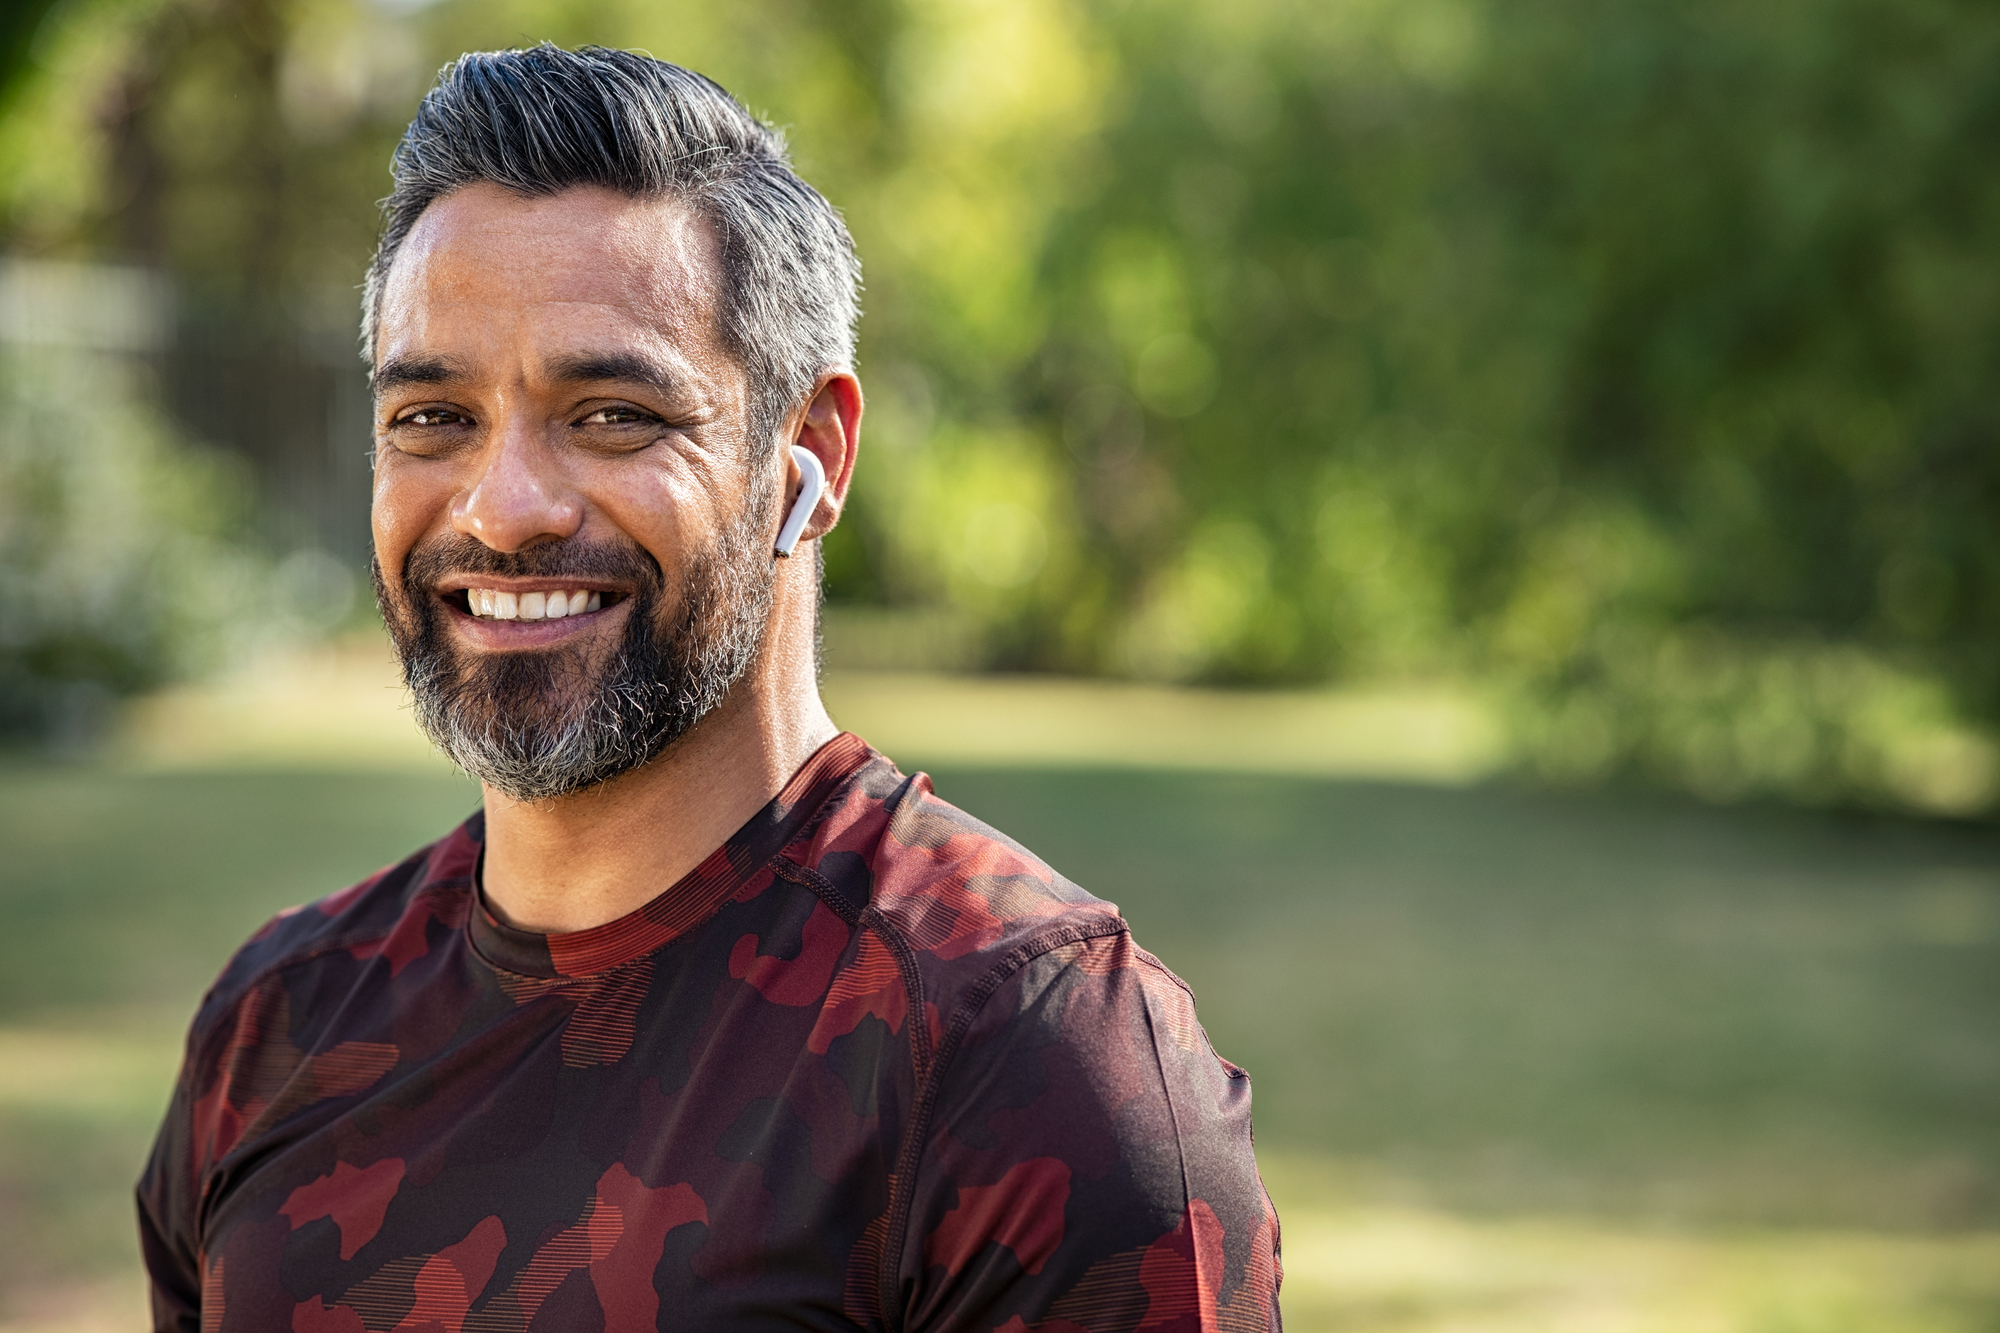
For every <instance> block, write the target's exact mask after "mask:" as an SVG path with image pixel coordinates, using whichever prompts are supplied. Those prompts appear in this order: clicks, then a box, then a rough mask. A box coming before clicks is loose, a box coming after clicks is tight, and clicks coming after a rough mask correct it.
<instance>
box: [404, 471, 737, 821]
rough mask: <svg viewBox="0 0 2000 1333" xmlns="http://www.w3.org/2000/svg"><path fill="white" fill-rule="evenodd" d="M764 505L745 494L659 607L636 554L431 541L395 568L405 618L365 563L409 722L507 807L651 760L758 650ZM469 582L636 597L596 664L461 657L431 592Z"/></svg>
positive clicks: (572, 544) (576, 657) (582, 657)
mask: <svg viewBox="0 0 2000 1333" xmlns="http://www.w3.org/2000/svg"><path fill="white" fill-rule="evenodd" d="M760 489H762V488H760ZM763 498H764V497H760V496H752V497H751V501H752V502H751V503H750V504H748V505H746V506H745V510H744V512H743V514H742V515H741V516H740V517H739V518H738V519H737V521H736V522H734V523H732V524H731V525H730V526H729V527H728V528H727V529H726V530H725V531H724V532H723V534H722V538H721V540H720V541H719V542H717V544H716V545H715V546H714V547H713V548H711V549H709V550H707V551H704V552H701V553H700V554H699V555H697V556H696V557H695V558H694V559H692V560H690V561H689V562H688V565H687V567H686V569H685V570H684V571H683V572H682V574H681V577H680V587H679V590H678V591H679V596H678V597H677V598H676V599H675V601H674V603H673V605H672V607H671V608H668V607H666V606H665V605H664V591H665V585H666V579H665V577H664V575H663V574H662V572H661V570H660V565H659V562H658V561H656V560H655V559H653V557H652V556H651V555H649V554H648V553H647V552H646V551H645V550H643V549H642V548H641V547H639V546H638V545H637V544H636V543H633V542H623V543H617V544H606V543H592V544H587V545H586V544H582V543H579V542H577V541H575V540H573V539H572V540H568V541H563V542H556V543H550V544H547V545H539V546H531V547H528V548H526V549H524V550H520V551H512V552H503V551H495V550H493V549H492V548H491V547H488V546H486V545H484V544H483V543H481V542H479V541H477V540H475V539H473V538H471V537H467V536H463V535H460V534H452V535H450V536H447V537H440V538H437V539H435V540H433V541H429V542H426V543H424V544H423V545H421V546H419V547H417V548H415V549H414V550H412V551H411V552H410V554H409V557H408V559H406V560H405V562H404V569H403V574H402V593H403V596H402V597H401V599H400V605H401V608H405V609H399V608H398V605H397V602H396V601H395V600H392V599H391V598H390V597H389V596H388V595H387V594H388V589H387V586H386V583H385V581H384V578H383V574H382V567H381V562H380V561H379V560H377V561H376V562H374V564H373V567H372V573H373V575H374V580H375V597H376V603H377V605H378V606H379V607H380V608H381V611H382V619H383V620H384V622H385V623H386V624H387V625H388V627H389V633H390V637H391V638H392V639H394V641H395V645H396V652H397V655H398V656H399V657H400V658H401V659H402V664H403V678H404V680H405V681H406V682H407V683H408V685H409V688H410V694H411V696H412V697H413V698H414V700H415V704H416V715H417V722H418V724H419V725H421V726H422V727H423V729H424V731H425V732H426V733H427V734H428V735H429V736H430V738H431V742H432V743H433V744H434V745H436V746H437V747H438V749H440V750H442V751H443V752H444V754H445V755H446V756H447V757H448V758H449V759H451V761H452V762H453V763H455V764H457V765H458V766H459V767H460V768H462V769H464V770H465V771H466V772H467V773H469V774H471V775H472V776H473V777H475V778H478V779H479V780H480V781H481V782H483V783H485V784H486V785H488V786H490V787H492V788H494V789H495V790H497V791H500V792H503V793H505V794H506V795H508V796H510V797H512V798H513V799H515V800H517V801H528V802H542V801H552V800H556V799H559V798H561V797H564V796H570V795H574V794H575V793H577V792H580V791H583V790H585V789H587V788H590V787H594V786H597V785H598V784H600V783H604V782H609V781H611V780H612V779H613V778H617V777H621V776H623V775H624V774H626V773H629V772H631V771H632V770H633V769H636V768H638V767H640V766H641V765H643V764H645V763H647V762H649V761H650V760H652V759H654V758H655V757H657V756H658V755H660V754H661V753H662V752H664V751H665V750H666V749H667V748H668V747H670V746H672V745H673V744H674V743H675V742H677V741H679V740H680V739H681V738H682V737H683V736H685V735H687V734H688V732H689V731H691V730H693V728H694V726H695V724H696V723H698V722H700V721H701V720H702V719H703V718H704V717H706V716H708V714H709V713H711V712H713V711H714V710H715V708H716V707H717V706H718V705H719V704H721V702H722V701H723V699H724V698H725V697H727V695H728V694H729V691H730V689H731V688H732V687H734V686H735V684H736V682H737V681H738V680H739V679H741V678H742V676H743V674H744V672H745V671H747V670H748V669H749V668H750V665H751V663H753V662H754V661H756V659H757V655H758V653H759V652H760V650H761V649H762V647H763V642H764V630H765V625H766V623H767V622H768V620H769V618H770V611H771V577H770V570H769V568H768V565H769V554H770V553H769V546H770V541H769V534H768V533H767V532H766V531H765V526H766V525H765V524H764V523H763V522H762V519H763V517H764V515H763V510H764V509H765V508H767V507H768V506H767V505H765V504H762V503H759V501H760V500H761V499H763ZM465 574H472V575H478V574H492V575H496V576H500V577H513V578H568V579H574V580H575V581H577V582H578V583H590V582H601V581H613V582H617V583H620V584H624V585H627V586H630V587H631V588H632V589H633V591H632V593H631V596H630V599H629V600H630V601H631V608H630V610H629V611H628V612H627V613H626V617H625V627H624V631H623V633H622V635H621V636H620V639H619V641H618V643H617V644H616V645H614V646H613V648H612V649H611V651H610V652H609V654H608V655H606V656H604V657H603V659H602V660H601V661H595V660H593V658H594V657H595V652H594V651H593V649H592V648H591V646H590V645H587V644H562V645H558V646H556V647H552V648H546V649H539V650H532V651H528V650H523V651H517V652H494V653H478V654H469V653H466V652H464V651H463V650H462V649H460V648H459V647H458V646H456V645H455V644H454V643H453V641H452V636H451V634H450V631H449V630H448V628H447V626H446V624H445V620H446V617H447V614H448V613H447V612H446V610H445V608H444V604H443V600H442V599H441V598H440V597H439V595H438V593H437V585H438V584H439V582H440V581H441V580H442V579H444V578H445V577H447V576H448V575H465ZM577 637H579V638H584V637H588V636H583V635H579V636H577Z"/></svg>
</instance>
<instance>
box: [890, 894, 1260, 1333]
mask: <svg viewBox="0 0 2000 1333" xmlns="http://www.w3.org/2000/svg"><path fill="white" fill-rule="evenodd" d="M943 1035H944V1041H943V1043H942V1046H941V1050H940V1059H941V1061H942V1063H941V1065H940V1073H939V1075H938V1077H937V1087H936V1090H935V1099H934V1101H933V1103H932V1107H931V1113H930V1121H929V1126H928V1129H927V1131H925V1138H924V1141H923V1151H922V1154H921V1156H920V1158H919V1159H918V1160H919V1165H918V1168H917V1171H916V1176H915V1180H914V1183H913V1186H912V1192H911V1195H910V1205H909V1211H908V1215H907V1222H906V1225H905V1226H904V1227H903V1228H902V1230H901V1234H902V1236H903V1248H902V1252H901V1256H900V1262H899V1264H898V1266H897V1277H898V1296H899V1298H900V1301H901V1305H902V1315H903V1318H902V1320H901V1321H900V1322H901V1323H902V1326H903V1327H904V1328H906V1329H910V1330H943V1329H952V1330H975V1329H977V1330H988V1329H992V1330H1004V1333H1027V1330H1031V1329H1033V1330H1045V1331H1047V1333H1076V1331H1077V1330H1089V1333H1100V1331H1109V1330H1141V1329H1143V1330H1149V1331H1150V1330H1159V1331H1160V1333H1172V1331H1174V1330H1183V1329H1185V1330H1190V1331H1193V1330H1256V1331H1257V1333H1267V1331H1268V1330H1275V1329H1277V1328H1278V1327H1279V1314H1278V1283H1279V1278H1280V1268H1279V1250H1278V1219H1277V1215H1276V1213H1275V1212H1274V1211H1273V1210H1272V1208H1271V1203H1270V1200H1269V1198H1268V1197H1267V1196H1266V1194H1265V1192H1264V1187H1263V1184H1262V1182H1261V1181H1260V1180H1259V1179H1258V1175H1257V1166H1256V1161H1255V1158H1254V1155H1253V1152H1252V1148H1251V1137H1250V1080H1249V1077H1248V1076H1247V1075H1246V1074H1244V1072H1243V1071H1242V1070H1240V1069H1238V1068H1236V1067H1235V1066H1233V1065H1231V1064H1229V1063H1228V1062H1226V1061H1224V1060H1222V1059H1221V1058H1220V1057H1218V1056H1217V1055H1216V1054H1215V1052H1214V1050H1213V1049H1212V1048H1211V1047H1210V1046H1209V1044H1208V1038H1207V1035H1206V1034H1205V1033H1204V1032H1203V1031H1202V1029H1201V1026H1200V1024H1199V1023H1197V1022H1196V1021H1195V1014H1194V1002H1193V998H1192V997H1191V996H1190V995H1189V994H1188V992H1187V989H1186V988H1185V987H1184V986H1183V985H1182V984H1181V982H1180V981H1179V979H1178V978H1176V977H1175V976H1173V974H1172V973H1170V972H1168V971H1167V970H1166V969H1165V968H1164V967H1163V966H1161V965H1160V963H1159V962H1158V961H1157V960H1156V959H1154V958H1153V957H1152V956H1151V955H1150V954H1147V953H1146V952H1145V951H1144V950H1142V949H1139V948H1138V947H1137V946H1135V945H1134V944H1133V943H1132V941H1131V937H1130V936H1129V935H1127V934H1122V933H1121V934H1118V935H1114V936H1107V937H1104V938H1100V939H1094V940H1086V941H1083V942H1080V943H1075V944H1069V945H1065V946H1062V947H1060V948H1057V949H1055V950H1052V951H1050V952H1048V953H1046V954H1043V955H1041V956H1040V957H1038V958H1036V959H1034V960H1032V961H1030V962H1029V963H1028V964H1026V965H1025V966H1023V967H1022V968H1021V969H1020V970H1019V971H1017V972H1015V973H1014V974H1013V975H1011V976H1009V977H1007V978H1006V979H1005V980H1003V981H1002V982H1001V983H1000V985H999V986H998V987H996V988H995V989H994V991H993V993H992V994H991V996H990V997H989V998H987V999H986V1000H985V1002H984V1003H983V1004H982V1005H981V1006H980V1007H979V1009H978V1011H977V1012H976V1014H974V1015H973V1016H972V1017H971V1019H970V1021H969V1023H968V1024H967V1025H966V1027H965V1029H964V1032H963V1035H962V1036H961V1037H959V1038H958V1039H957V1040H956V1041H955V1042H954V1040H953V1034H952V1033H951V1031H950V1029H947V1031H946V1032H945V1033H944V1034H943Z"/></svg>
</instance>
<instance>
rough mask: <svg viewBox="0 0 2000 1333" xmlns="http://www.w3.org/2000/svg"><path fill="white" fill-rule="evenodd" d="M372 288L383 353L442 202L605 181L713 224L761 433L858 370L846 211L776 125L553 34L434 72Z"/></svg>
mask: <svg viewBox="0 0 2000 1333" xmlns="http://www.w3.org/2000/svg"><path fill="white" fill-rule="evenodd" d="M391 171H392V174H393V176H394V180H395V189H394V190H393V191H392V192H391V193H390V195H389V197H388V198H386V199H384V200H383V201H382V237H381V241H380V243H379V244H378V245H377V246H376V250H375V259H374V262H373V263H371V264H370V265H369V267H368V281H367V286H366V289H365V292H364V295H363V299H362V344H363V352H362V354H363V356H364V357H365V358H366V359H367V360H368V362H369V364H370V365H373V364H374V360H375V335H376V325H377V321H378V320H379V318H380V315H381V301H382V287H383V282H384V279H385V278H386V277H387V275H388V272H389V267H390V265H391V264H393V263H394V262H395V259H396V252H397V251H398V250H399V249H400V248H401V247H402V244H403V242H404V241H405V240H406V239H407V238H408V237H409V234H410V229H411V228H412V227H414V226H415V225H416V222H417V219H418V218H419V217H420V216H421V215H422V214H423V211H424V210H425V209H426V208H428V207H429V206H430V205H431V204H432V203H434V202H435V201H437V200H438V199H441V198H443V197H444V196H446V195H448V194H450V193H451V192H452V191H454V190H456V189H459V188H460V187H462V186H465V185H470V184H472V183H473V182H475V181H491V182H493V183H494V184H496V185H500V186H504V187H505V188H507V189H510V190H515V191H518V192H519V193H521V194H524V195H553V194H557V193H560V192H561V191H563V190H566V189H570V188H572V187H574V186H579V185H596V186H603V187H605V188H608V189H612V190H616V191H619V192H620V193H623V194H627V195H631V196H633V197H635V198H671V199H676V200H679V201H681V202H683V203H685V204H686V205H687V206H688V207H689V208H691V209H693V210H694V211H695V213H696V214H697V215H698V216H700V217H701V218H703V219H704V220H705V221H707V222H708V224H709V225H710V226H711V227H712V228H713V229H714V234H715V238H716V241H717V242H718V246H717V248H718V250H719V251H720V253H721V257H722V264H723V268H724V274H723V279H724V281H723V300H722V329H721V334H722V337H723V340H724V343H725V345H726V346H727V347H728V348H729V350H730V351H731V352H732V353H733V354H734V355H735V356H736V357H737V358H738V360H739V361H740V363H741V364H742V365H743V367H744V370H745V371H746V373H747V374H748V375H749V377H750V387H751V401H752V408H751V410H752V421H751V422H750V426H751V429H752V431H753V432H754V438H758V439H760V440H761V441H765V442H768V441H769V439H770V437H771V436H772V435H773V434H775V432H776V430H777V428H778V427H779V425H780V424H781V423H782V422H783V420H784V417H785V414H786V413H787V412H788V411H789V410H791V409H792V408H793V407H795V406H796V405H797V404H798V403H799V402H800V400H801V399H803V398H804V396H805V395H806V394H807V393H808V392H809V391H810V390H811V388H812V386H813V384H814V383H815V381H816V380H817V379H818V377H819V376H820V375H821V374H822V373H824V372H826V371H829V370H851V369H852V368H853V365H854V325H855V321H856V319H857V318H858V317H859V313H860V310H859V304H858V300H859V293H860V285H861V265H860V261H859V260H858V259H857V258H856V256H855V253H854V242H853V239H852V238H851V237H850V236H849V235H848V233H847V227H846V224H845V223H843V222H842V221H841V218H840V214H839V212H838V211H836V210H835V209H834V207H833V205H831V204H829V203H828V202H827V201H826V200H825V199H824V198H823V197H822V196H821V195H820V193H819V192H818V191H817V190H815V189H813V188H812V186H810V185H807V184H806V183H805V182H804V181H803V180H801V179H799V177H798V174H797V173H796V172H794V171H793V170H792V166H791V161H790V159H789V157H788V156H787V155H786V152H785V141H784V138H783V136H782V135H780V134H779V133H778V131H776V130H775V129H773V128H771V127H770V126H769V125H766V124H765V123H764V122H762V121H760V120H758V119H757V117H755V116H753V115H752V114H750V112H749V111H747V110H746V109H745V108H744V107H743V105H742V104H741V103H739V102H738V101H737V100H736V99H735V98H733V97H731V96H730V95H729V93H728V92H726V91H725V90H724V89H723V88H722V87H721V86H720V85H718V84H716V83H714V82H712V81H711V80H709V79H706V78H703V77H702V76H701V75H699V74H696V73H694V72H693V71H691V70H686V69H682V68H681V67H680V66H678V65H670V64H668V63H667V62H665V61H663V60H654V59H653V58H651V57H650V56H644V55H637V54H635V53H633V52H630V51H612V50H607V49H606V48H604V47H599V46H586V47H582V48H580V49H578V50H575V51H565V50H563V49H561V48H560V47H556V46H552V45H550V44H548V43H543V44H542V45H540V46H534V47H530V48H528V49H525V50H516V51H480V52H475V53H473V54H470V55H464V56H460V57H459V58H458V59H457V60H455V61H453V62H452V63H451V64H449V65H447V66H445V68H444V69H443V70H442V71H441V72H440V73H439V74H438V80H437V84H436V86H435V87H433V88H432V89H431V90H430V92H429V93H428V94H427V95H426V96H425V97H424V101H423V105H422V106H421V107H419V108H418V110H417V115H416V119H414V120H412V121H411V122H410V128H409V129H408V131H406V132H405V133H404V135H403V141H402V143H401V144H399V145H398V146H397V148H396V155H395V158H394V160H393V162H392V164H391Z"/></svg>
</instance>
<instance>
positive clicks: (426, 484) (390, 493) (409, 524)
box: [369, 454, 452, 575]
mask: <svg viewBox="0 0 2000 1333" xmlns="http://www.w3.org/2000/svg"><path fill="white" fill-rule="evenodd" d="M443 473H444V469H442V468H425V467H421V466H413V465H412V464H411V462H410V461H409V460H408V459H403V458H398V457H396V456H395V455H394V454H389V455H386V456H385V457H384V458H383V460H382V461H381V463H380V464H379V465H378V467H377V469H376V472H375V496H374V500H373V503H372V504H371V506H370V508H369V525H370V526H371V527H372V528H373V529H374V534H375V554H376V557H377V558H378V559H379V560H380V561H381V562H382V571H383V573H384V574H386V575H395V574H397V573H400V572H401V570H402V567H403V558H404V557H405V556H406V555H408V554H409V551H410V548H411V547H413V546H415V545H416V544H417V543H418V541H420V540H422V538H423V536H424V534H425V533H426V532H427V531H428V530H429V529H430V528H432V527H434V526H436V525H437V524H438V523H440V522H442V521H444V519H445V518H446V516H447V510H448V509H449V507H450V503H451V495H452V488H451V486H450V484H449V480H448V479H447V478H446V477H445V476H444V475H443Z"/></svg>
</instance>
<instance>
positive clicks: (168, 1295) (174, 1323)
mask: <svg viewBox="0 0 2000 1333" xmlns="http://www.w3.org/2000/svg"><path fill="white" fill-rule="evenodd" d="M193 1058H194V1057H193V1043H192V1042H190V1043H189V1054H188V1056H187V1059H186V1061H185V1062H184V1063H183V1065H182V1068H181V1074H180V1078H179V1079H178V1081H177V1082H176V1084H175V1086H174V1095H173V1100H172V1101H171V1102H169V1103H168V1104H167V1114H166V1117H165V1118H164V1119H163V1120H162V1121H161V1123H160V1132H159V1135H158V1137H157V1138H155V1140H154V1141H153V1154H152V1157H151V1158H150V1159H149V1160H148V1161H147V1163H146V1170H145V1173H144V1174H143V1175H141V1176H140V1177H139V1187H138V1203H139V1250H140V1253H141V1254H142V1255H143V1256H144V1258H145V1261H146V1273H147V1277H148V1279H149V1280H150V1286H151V1291H152V1302H153V1328H154V1329H155V1330H156V1331H157V1333H195V1331H196V1330H197V1329H199V1328H200V1327H201V1273H200V1260H199V1258H198V1257H197V1250H198V1243H197V1241H196V1238H195V1222H194V1211H195V1203H196V1198H195V1194H196V1189H195V1169H196V1168H195V1163H194V1156H193V1124H192V1107H191V1097H190V1094H189V1089H188V1081H189V1077H190V1070H191V1069H192V1067H193Z"/></svg>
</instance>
